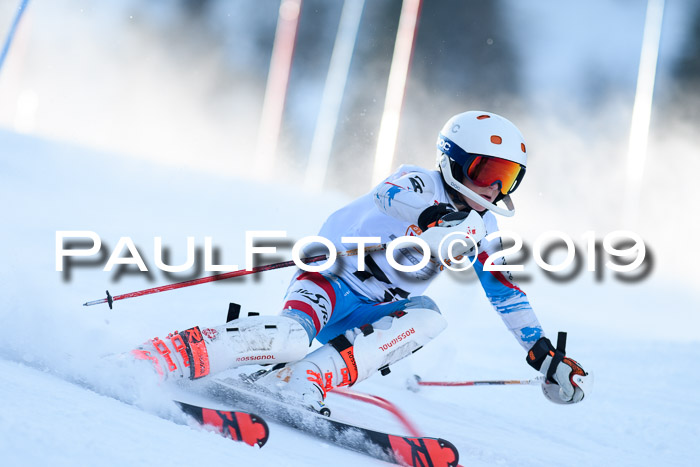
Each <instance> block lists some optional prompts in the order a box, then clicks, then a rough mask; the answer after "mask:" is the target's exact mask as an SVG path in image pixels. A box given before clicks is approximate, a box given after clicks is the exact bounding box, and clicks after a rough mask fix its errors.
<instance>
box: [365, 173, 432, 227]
mask: <svg viewBox="0 0 700 467" xmlns="http://www.w3.org/2000/svg"><path fill="white" fill-rule="evenodd" d="M372 199H374V204H375V205H376V206H377V208H378V209H379V210H380V211H382V212H383V213H385V214H387V215H389V216H391V217H394V218H396V219H400V220H402V221H406V222H417V221H418V216H420V214H421V213H422V212H423V211H424V210H425V209H426V208H427V207H429V206H432V205H433V204H436V203H437V201H436V199H435V182H434V181H433V178H432V177H431V176H430V175H429V174H427V173H421V172H410V173H407V174H406V175H404V176H402V177H400V178H398V179H396V180H387V181H385V182H382V183H381V184H379V186H377V187H376V188H375V189H374V192H373V196H372Z"/></svg>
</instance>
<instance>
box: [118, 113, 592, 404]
mask: <svg viewBox="0 0 700 467" xmlns="http://www.w3.org/2000/svg"><path fill="white" fill-rule="evenodd" d="M526 162H527V148H526V145H525V141H524V139H523V136H522V135H521V133H520V131H519V130H518V129H517V128H516V127H515V125H513V124H512V123H511V122H510V121H508V120H507V119H505V118H503V117H501V116H499V115H496V114H493V113H489V112H483V111H470V112H465V113H461V114H458V115H455V116H453V117H452V118H450V119H449V120H448V121H447V123H445V125H444V126H443V128H442V130H441V131H440V133H439V136H438V140H437V165H438V170H426V169H423V168H420V167H416V166H408V165H403V166H401V167H400V168H399V169H398V170H397V171H396V172H395V173H393V174H392V175H390V176H389V177H388V178H387V179H386V180H384V181H383V182H381V183H380V184H379V185H378V186H377V187H376V188H374V189H373V190H372V191H371V192H370V193H368V194H366V195H364V196H362V197H360V198H359V199H357V200H355V201H354V202H352V203H350V204H349V205H347V206H345V207H343V208H341V209H340V210H338V211H336V212H335V213H333V214H331V216H330V217H329V218H328V220H327V221H326V222H325V224H324V225H323V227H322V228H321V231H320V233H319V235H320V236H322V237H325V238H327V239H329V240H330V241H332V242H333V243H334V245H335V246H336V247H337V249H338V250H339V251H343V250H348V249H352V248H355V247H357V243H352V241H351V240H349V239H348V238H347V237H379V238H378V239H377V240H378V241H377V243H388V242H390V241H392V240H393V239H395V238H397V237H401V236H417V238H419V239H421V240H424V241H425V242H426V243H427V245H428V246H429V247H430V254H431V256H430V258H429V262H428V263H427V265H425V266H424V267H422V268H421V269H419V270H418V271H416V272H413V273H407V272H402V271H399V270H397V268H395V267H393V266H392V265H391V263H390V262H389V259H387V257H386V255H385V254H384V253H383V252H373V253H370V254H367V255H366V256H364V257H363V258H361V259H362V260H364V268H361V267H360V266H361V265H360V264H359V263H358V261H357V258H355V259H354V260H352V261H351V260H345V261H343V260H341V259H339V260H338V261H337V262H336V263H335V264H334V265H333V267H331V268H330V269H328V270H326V271H323V272H307V271H302V270H299V271H297V272H296V273H295V275H294V277H293V278H292V281H291V284H290V285H289V288H288V290H287V293H286V296H285V301H284V306H283V309H282V311H281V313H280V314H279V315H278V316H247V317H239V318H236V319H232V320H231V321H229V322H227V323H226V324H225V325H222V326H218V327H215V328H208V329H200V328H199V327H197V326H195V327H194V328H191V329H188V330H186V331H184V332H180V333H178V332H175V333H173V334H170V335H169V336H167V337H166V338H165V339H159V338H156V339H152V340H151V341H148V342H146V343H145V344H143V345H142V346H141V347H139V348H138V349H136V350H134V351H133V352H132V353H133V354H134V355H135V356H136V358H138V359H141V360H149V361H151V362H152V364H153V365H154V366H155V368H156V369H157V371H158V372H159V373H160V375H161V376H162V377H163V378H171V377H174V376H175V377H183V376H186V377H190V378H193V379H197V378H201V377H204V376H206V375H209V374H214V373H217V372H220V371H222V370H226V369H229V368H233V367H238V366H242V365H250V364H264V365H270V364H275V366H273V367H272V369H271V370H268V371H265V372H259V373H258V374H262V375H261V376H260V377H258V378H257V379H256V381H255V384H257V385H260V386H263V387H265V388H267V389H268V390H270V391H272V392H274V393H277V394H280V395H281V396H282V397H284V398H287V399H289V400H291V401H292V402H296V403H299V404H301V405H303V406H305V407H308V408H311V409H314V410H320V409H321V408H322V407H323V401H324V400H325V397H326V393H327V392H328V391H330V390H331V389H333V388H335V387H340V386H350V385H353V384H356V383H358V382H360V381H362V380H364V379H366V378H368V377H369V376H371V375H372V374H374V373H376V372H377V371H379V372H382V373H383V374H385V373H386V372H388V371H389V365H391V364H393V363H395V362H397V361H399V360H401V359H403V358H404V357H406V356H408V355H411V354H412V353H413V352H416V351H417V350H419V349H420V348H421V347H423V346H424V345H425V344H427V343H428V342H429V341H431V340H432V339H434V338H435V337H436V336H437V335H438V334H439V333H440V332H441V331H442V330H443V329H444V328H445V327H446V325H447V323H446V321H445V319H444V317H443V316H442V315H441V313H440V310H439V309H438V306H437V305H436V303H435V302H434V301H433V300H432V299H430V298H429V297H427V296H425V295H422V294H423V292H424V291H425V289H426V288H427V287H428V285H429V284H430V282H431V281H432V280H433V279H435V278H436V277H437V275H438V274H439V273H440V272H441V271H442V270H443V269H444V268H445V267H446V266H450V265H451V264H454V263H453V261H459V260H460V258H463V257H469V258H471V259H473V258H474V256H476V260H475V262H474V269H475V270H476V273H477V275H478V277H479V280H480V282H481V285H482V287H483V289H484V291H485V292H486V295H487V296H488V298H489V300H490V301H491V304H492V305H493V307H494V308H495V310H496V312H497V313H498V314H499V315H500V316H501V318H502V319H503V322H504V323H505V325H506V327H507V328H508V329H509V330H510V331H511V332H512V333H513V335H514V336H515V338H516V340H517V341H518V342H519V343H520V345H521V346H522V347H523V348H524V349H525V350H526V361H527V363H528V364H530V365H531V366H532V367H533V368H535V369H536V370H538V371H540V372H541V373H542V374H543V375H546V377H547V382H546V383H545V384H544V385H543V390H544V392H545V395H546V396H547V397H548V398H549V399H550V400H552V401H554V402H557V403H563V404H570V403H576V402H579V401H581V400H582V399H583V398H584V395H585V393H586V392H587V391H588V390H589V389H590V386H591V384H592V376H589V374H588V373H587V372H585V371H584V370H583V369H582V367H581V366H580V365H579V364H578V363H577V362H576V361H574V360H572V359H571V358H569V357H566V355H565V353H564V348H563V344H559V345H557V347H555V346H554V345H553V344H552V343H551V342H550V340H549V339H548V338H547V337H545V335H544V333H543V331H542V327H541V326H540V324H539V322H538V320H537V317H536V316H535V313H534V312H533V310H532V308H531V306H530V303H529V302H528V299H527V297H526V295H525V293H524V292H523V291H522V290H521V289H520V288H519V287H518V286H517V285H515V284H514V283H513V281H512V277H511V275H510V273H508V272H505V273H504V272H500V271H485V270H484V261H485V260H486V258H488V257H489V256H490V255H491V254H492V253H494V252H496V251H500V250H502V246H501V242H500V239H497V240H492V241H487V240H486V239H485V238H484V237H485V236H486V235H488V234H489V233H492V232H496V231H497V230H498V225H497V222H496V217H495V215H494V214H493V213H497V214H502V215H506V216H512V215H513V214H514V207H513V202H512V200H511V198H510V194H511V193H512V192H513V191H515V189H516V188H517V187H518V186H519V184H520V183H521V181H522V179H523V176H524V175H525V168H526ZM501 201H502V202H503V203H504V204H505V207H503V206H500V205H497V203H499V202H501ZM450 239H456V240H458V241H457V242H451V241H449V240H450ZM343 240H345V241H346V242H347V243H345V242H344V241H343ZM443 240H445V241H443ZM450 244H452V245H451V249H450ZM393 259H394V260H395V261H396V263H398V264H400V265H402V266H412V265H416V264H418V263H419V262H420V261H421V259H423V255H422V253H420V252H419V250H418V249H416V248H414V246H406V247H405V248H398V249H397V250H396V253H395V257H394V258H393ZM494 264H496V265H502V264H505V261H504V260H503V258H502V257H501V258H500V261H499V260H496V261H495V262H494ZM460 293H462V292H461V291H460ZM314 339H316V340H317V341H319V342H320V343H321V344H323V345H322V346H321V347H320V348H318V349H316V350H315V351H313V352H311V353H308V354H307V352H308V349H309V346H310V345H311V343H312V341H313V340H314Z"/></svg>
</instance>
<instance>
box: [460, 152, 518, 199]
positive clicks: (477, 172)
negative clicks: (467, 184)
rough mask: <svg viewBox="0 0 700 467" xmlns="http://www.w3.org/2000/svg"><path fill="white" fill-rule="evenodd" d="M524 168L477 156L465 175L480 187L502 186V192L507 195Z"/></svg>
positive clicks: (506, 161)
mask: <svg viewBox="0 0 700 467" xmlns="http://www.w3.org/2000/svg"><path fill="white" fill-rule="evenodd" d="M522 170H523V169H522V166H521V165H520V164H518V163H517V162H513V161H508V160H505V159H498V158H496V157H487V156H476V157H475V158H474V160H473V161H472V163H471V164H469V166H468V167H467V169H466V170H465V175H466V176H467V177H469V179H470V180H471V181H472V182H474V183H475V184H476V185H478V186H491V185H493V184H494V183H498V184H499V185H500V191H501V193H503V194H504V195H507V194H508V193H510V192H511V191H513V190H514V189H515V187H516V185H517V182H518V181H519V178H521V177H519V176H520V175H521V171H522Z"/></svg>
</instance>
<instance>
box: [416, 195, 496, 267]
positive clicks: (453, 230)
mask: <svg viewBox="0 0 700 467" xmlns="http://www.w3.org/2000/svg"><path fill="white" fill-rule="evenodd" d="M436 206H440V205H436ZM431 208H433V206H431V207H430V208H428V209H431ZM428 209H426V211H428ZM426 211H423V213H425V212H426ZM422 217H423V214H421V218H422ZM420 222H421V221H420V218H419V223H420ZM484 236H486V226H485V225H484V220H483V219H482V218H481V216H480V215H479V213H478V212H476V211H471V212H470V213H469V215H467V214H466V213H465V212H463V211H451V212H450V211H448V212H447V214H445V215H443V216H442V217H440V219H439V220H437V221H436V222H433V223H431V224H429V225H427V229H426V230H424V231H423V233H421V234H420V235H419V237H420V238H422V239H423V240H425V242H426V243H427V244H428V246H429V247H430V255H431V256H432V257H433V258H436V259H439V260H443V261H445V260H448V259H450V254H451V256H452V257H453V258H455V257H458V256H462V255H466V254H471V253H473V251H474V249H475V248H474V247H475V245H477V244H478V243H479V241H480V240H481V239H482V238H484ZM446 237H449V238H446ZM467 237H469V238H467ZM470 239H471V240H470ZM443 240H444V241H443ZM472 240H473V241H472Z"/></svg>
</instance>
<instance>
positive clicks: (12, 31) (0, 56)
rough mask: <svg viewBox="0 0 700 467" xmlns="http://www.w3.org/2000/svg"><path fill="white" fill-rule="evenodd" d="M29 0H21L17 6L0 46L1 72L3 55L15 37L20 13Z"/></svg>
mask: <svg viewBox="0 0 700 467" xmlns="http://www.w3.org/2000/svg"><path fill="white" fill-rule="evenodd" d="M28 3H29V0H21V2H20V4H19V7H18V8H17V13H16V14H15V19H14V20H13V21H12V26H10V30H9V31H8V32H7V37H6V38H5V45H3V47H2V52H0V72H2V65H3V64H4V63H5V57H7V52H8V51H9V50H10V45H11V44H12V39H14V37H15V33H16V32H17V26H18V25H19V21H20V20H21V19H22V14H23V13H24V10H26V9H27V4H28Z"/></svg>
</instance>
